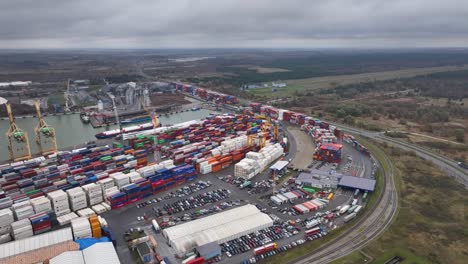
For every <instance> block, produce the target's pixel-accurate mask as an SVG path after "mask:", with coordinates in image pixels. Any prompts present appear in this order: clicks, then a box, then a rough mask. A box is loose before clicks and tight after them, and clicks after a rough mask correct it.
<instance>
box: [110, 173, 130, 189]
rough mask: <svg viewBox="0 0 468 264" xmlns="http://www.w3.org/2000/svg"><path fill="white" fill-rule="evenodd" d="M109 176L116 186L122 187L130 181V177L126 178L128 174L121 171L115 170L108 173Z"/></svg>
mask: <svg viewBox="0 0 468 264" xmlns="http://www.w3.org/2000/svg"><path fill="white" fill-rule="evenodd" d="M109 177H110V178H112V179H113V180H114V183H115V185H116V186H117V188H119V190H120V189H122V187H124V186H125V185H127V184H129V183H130V179H129V178H128V175H126V174H124V173H122V172H116V173H112V174H110V175H109Z"/></svg>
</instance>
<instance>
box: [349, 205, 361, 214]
mask: <svg viewBox="0 0 468 264" xmlns="http://www.w3.org/2000/svg"><path fill="white" fill-rule="evenodd" d="M358 206H359V205H353V206H351V207H350V208H349V209H348V214H351V213H353V212H354V210H356V208H357V207H358Z"/></svg>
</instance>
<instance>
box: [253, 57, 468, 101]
mask: <svg viewBox="0 0 468 264" xmlns="http://www.w3.org/2000/svg"><path fill="white" fill-rule="evenodd" d="M466 69H468V65H464V66H442V67H428V68H411V69H404V70H396V71H383V72H372V73H361V74H350V75H336V76H325V77H314V78H307V79H295V80H286V81H285V82H286V83H287V84H288V87H285V88H282V89H279V90H278V92H276V93H272V92H271V89H270V88H260V89H253V90H251V91H250V92H252V93H254V94H257V95H260V96H266V97H268V98H271V97H285V96H291V95H293V94H294V92H296V91H312V92H313V91H317V90H320V89H326V88H333V87H336V86H338V85H346V84H353V83H362V82H373V81H384V80H392V79H399V78H410V77H414V76H420V75H427V74H431V73H437V72H448V71H460V70H466Z"/></svg>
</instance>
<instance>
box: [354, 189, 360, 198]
mask: <svg viewBox="0 0 468 264" xmlns="http://www.w3.org/2000/svg"><path fill="white" fill-rule="evenodd" d="M358 195H359V189H356V190H355V191H354V197H357V196H358Z"/></svg>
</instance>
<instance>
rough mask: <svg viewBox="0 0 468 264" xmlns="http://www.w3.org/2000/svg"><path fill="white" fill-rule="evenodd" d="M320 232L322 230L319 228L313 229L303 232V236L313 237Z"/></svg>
mask: <svg viewBox="0 0 468 264" xmlns="http://www.w3.org/2000/svg"><path fill="white" fill-rule="evenodd" d="M321 231H322V229H320V227H315V228H312V229H309V230H306V231H305V235H306V236H313V235H315V234H318V233H320V232H321Z"/></svg>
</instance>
